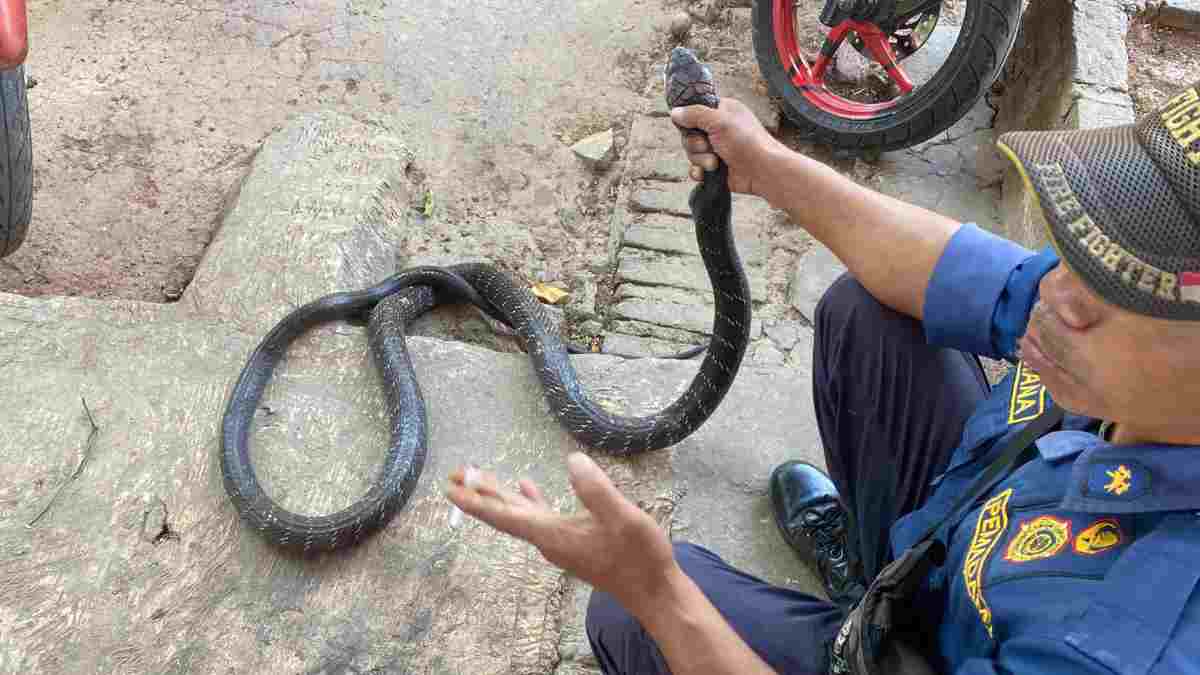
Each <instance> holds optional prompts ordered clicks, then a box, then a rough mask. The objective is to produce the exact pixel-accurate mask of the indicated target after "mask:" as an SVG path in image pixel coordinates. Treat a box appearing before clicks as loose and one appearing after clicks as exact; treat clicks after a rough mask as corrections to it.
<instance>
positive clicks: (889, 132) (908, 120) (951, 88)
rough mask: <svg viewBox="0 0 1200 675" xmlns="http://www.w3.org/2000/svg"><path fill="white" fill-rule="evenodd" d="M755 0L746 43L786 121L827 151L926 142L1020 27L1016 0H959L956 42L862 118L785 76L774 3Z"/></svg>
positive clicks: (980, 87)
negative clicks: (837, 110)
mask: <svg viewBox="0 0 1200 675" xmlns="http://www.w3.org/2000/svg"><path fill="white" fill-rule="evenodd" d="M792 2H793V0H755V2H754V7H753V10H752V20H753V41H754V52H755V57H756V59H757V60H758V65H759V69H760V71H761V72H762V75H763V77H764V78H765V79H766V80H767V84H768V87H769V88H770V91H771V94H772V95H774V96H775V97H776V98H778V99H780V101H781V107H782V108H783V112H784V114H785V115H786V116H787V117H788V119H789V120H790V121H791V122H792V123H793V124H794V125H796V127H797V128H798V129H799V130H800V131H801V133H802V134H803V135H804V136H805V137H806V138H808V139H809V140H812V141H816V142H817V143H820V144H823V145H827V146H830V147H832V148H833V149H834V150H840V151H849V152H851V153H854V152H862V151H865V150H871V151H890V150H898V149H901V148H905V147H909V146H912V145H915V144H917V143H920V142H921V141H925V140H928V139H929V138H932V137H933V136H935V135H937V134H938V133H940V132H942V131H944V130H946V129H947V128H949V127H950V126H952V125H953V124H954V123H955V122H957V121H958V120H960V119H962V118H963V117H964V116H965V115H966V114H967V113H968V112H969V111H970V110H971V108H972V107H973V106H974V105H975V104H976V103H977V102H978V101H979V99H980V97H982V96H983V94H984V92H986V91H987V90H988V89H989V88H990V87H991V86H992V83H993V82H995V80H996V78H997V77H998V76H999V74H1000V71H1001V69H1002V68H1003V67H1004V62H1005V60H1006V59H1007V58H1008V54H1009V52H1011V51H1012V47H1013V44H1014V42H1015V41H1016V37H1017V30H1018V29H1019V27H1020V17H1021V0H966V7H965V11H964V15H963V20H962V26H961V29H960V32H959V36H958V40H957V42H956V43H955V45H954V47H953V49H952V50H951V52H950V54H949V56H948V57H947V58H946V61H945V63H944V64H943V65H942V66H941V68H940V69H939V70H938V71H937V73H936V74H935V75H933V77H931V78H930V80H929V81H928V82H926V83H925V84H923V85H921V86H920V87H919V88H917V89H916V90H914V91H913V92H912V93H911V94H910V95H908V96H907V97H905V98H903V99H900V100H899V101H898V102H897V103H896V104H895V105H894V106H893V107H890V108H888V109H886V110H884V111H881V112H878V113H877V114H872V115H871V116H869V117H867V118H863V119H852V118H850V117H849V116H847V115H839V114H834V113H831V112H830V111H828V110H826V109H824V108H822V107H820V106H819V105H817V104H815V103H814V102H813V100H812V99H810V97H809V96H806V95H805V92H803V91H801V89H800V88H798V87H797V85H796V84H795V83H794V82H793V81H792V78H791V76H790V74H789V73H788V70H787V68H785V66H784V62H783V59H782V57H781V55H780V50H779V48H778V46H777V43H776V34H777V27H776V26H775V21H774V17H775V16H776V14H777V12H776V11H775V9H776V5H778V4H780V3H788V6H789V7H790V6H791V3H792Z"/></svg>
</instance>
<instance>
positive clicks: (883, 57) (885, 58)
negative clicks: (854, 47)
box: [858, 28, 914, 94]
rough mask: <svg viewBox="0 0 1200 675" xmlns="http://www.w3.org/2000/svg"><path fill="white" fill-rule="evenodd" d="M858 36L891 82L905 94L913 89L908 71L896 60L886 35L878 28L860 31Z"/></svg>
mask: <svg viewBox="0 0 1200 675" xmlns="http://www.w3.org/2000/svg"><path fill="white" fill-rule="evenodd" d="M858 35H859V37H861V38H862V41H863V44H865V45H866V46H867V50H868V51H870V52H871V56H874V57H875V62H876V63H878V64H879V65H881V66H883V69H884V70H885V71H886V72H887V74H888V77H890V78H892V82H895V83H896V86H898V87H900V91H902V92H904V93H905V94H907V93H909V92H910V91H912V90H913V86H914V85H913V81H912V80H911V79H909V77H908V73H906V72H904V68H902V67H901V66H900V63H899V62H897V61H896V55H895V54H894V53H893V52H892V45H891V43H890V42H889V41H888V36H887V35H886V34H885V33H884V32H883V31H881V30H879V29H878V28H875V29H874V30H868V31H860V32H859V33H858Z"/></svg>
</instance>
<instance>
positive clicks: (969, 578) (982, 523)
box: [963, 488, 1013, 635]
mask: <svg viewBox="0 0 1200 675" xmlns="http://www.w3.org/2000/svg"><path fill="white" fill-rule="evenodd" d="M1012 493H1013V491H1012V488H1009V489H1007V490H1005V491H1004V492H1001V493H1000V494H998V495H996V496H995V497H992V498H991V499H989V500H987V502H986V503H984V505H983V508H982V509H980V511H979V519H978V520H977V521H976V522H975V534H974V535H973V536H972V537H971V544H970V546H968V547H967V556H966V560H965V561H964V562H963V583H964V584H966V587H967V597H969V598H971V602H972V603H974V605H975V609H976V610H978V611H979V619H980V621H982V622H983V627H984V628H986V629H987V632H988V635H992V610H991V608H989V607H988V604H987V601H986V600H984V598H983V568H984V566H986V564H987V561H988V558H989V557H990V556H991V555H992V549H994V548H996V542H998V541H1000V539H1001V538H1002V537H1003V536H1004V532H1005V530H1007V529H1008V498H1009V497H1011V496H1012Z"/></svg>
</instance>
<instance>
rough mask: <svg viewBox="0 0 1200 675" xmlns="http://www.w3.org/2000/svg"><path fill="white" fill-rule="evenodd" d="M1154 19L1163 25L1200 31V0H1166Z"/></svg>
mask: <svg viewBox="0 0 1200 675" xmlns="http://www.w3.org/2000/svg"><path fill="white" fill-rule="evenodd" d="M1154 21H1155V23H1158V24H1160V25H1163V26H1171V27H1173V28H1181V29H1183V30H1192V31H1200V0H1165V2H1163V3H1162V4H1161V5H1160V6H1159V8H1158V12H1157V13H1156V14H1155V17H1154Z"/></svg>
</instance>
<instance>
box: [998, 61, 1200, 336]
mask: <svg viewBox="0 0 1200 675" xmlns="http://www.w3.org/2000/svg"><path fill="white" fill-rule="evenodd" d="M997 145H998V146H999V148H1000V149H1001V150H1002V151H1003V152H1004V153H1005V154H1007V155H1008V156H1009V157H1010V158H1011V159H1012V160H1013V161H1014V162H1015V163H1016V165H1017V168H1018V169H1019V170H1020V172H1021V175H1022V177H1023V178H1024V179H1025V183H1026V186H1027V187H1028V188H1029V189H1030V190H1031V191H1032V192H1033V194H1035V195H1036V197H1037V201H1038V203H1039V205H1040V207H1041V210H1042V212H1043V213H1044V214H1045V216H1046V222H1047V224H1048V226H1049V230H1050V236H1051V239H1052V241H1053V242H1054V245H1055V248H1057V249H1058V253H1059V255H1060V257H1061V258H1062V259H1063V260H1064V261H1065V262H1066V264H1067V265H1068V266H1069V267H1070V268H1071V270H1072V271H1073V272H1075V273H1076V274H1078V275H1079V276H1080V277H1081V278H1082V279H1083V280H1084V282H1085V283H1087V284H1088V285H1089V286H1090V287H1091V288H1092V290H1094V291H1095V292H1096V293H1097V294H1098V295H1100V296H1101V297H1102V298H1104V299H1105V300H1107V301H1108V302H1110V303H1112V304H1114V305H1117V306H1118V307H1122V308H1124V309H1127V310H1129V311H1131V312H1137V313H1139V314H1144V315H1147V316H1153V317H1159V318H1164V319H1179V320H1190V321H1200V82H1197V83H1196V84H1194V85H1193V86H1191V87H1189V88H1187V89H1184V90H1182V91H1180V92H1178V93H1177V94H1175V95H1174V96H1173V97H1171V99H1170V100H1168V101H1167V102H1166V104H1165V105H1163V106H1162V107H1160V108H1159V109H1158V110H1156V111H1154V112H1152V113H1150V114H1148V115H1146V116H1145V117H1143V118H1142V119H1141V120H1140V121H1138V122H1137V123H1135V124H1128V125H1123V126H1115V127H1106V128H1098V129H1081V130H1077V131H1014V132H1008V133H1005V134H1003V135H1001V136H1000V139H999V141H998V143H997Z"/></svg>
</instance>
